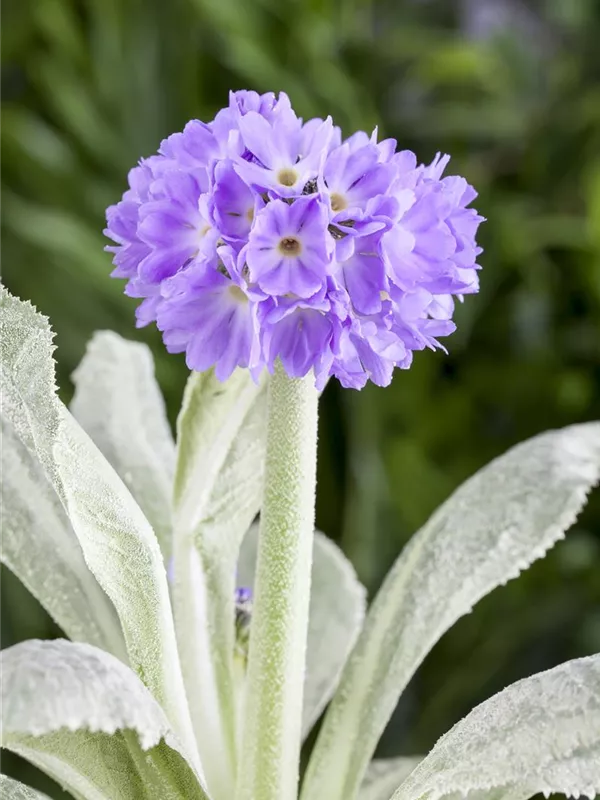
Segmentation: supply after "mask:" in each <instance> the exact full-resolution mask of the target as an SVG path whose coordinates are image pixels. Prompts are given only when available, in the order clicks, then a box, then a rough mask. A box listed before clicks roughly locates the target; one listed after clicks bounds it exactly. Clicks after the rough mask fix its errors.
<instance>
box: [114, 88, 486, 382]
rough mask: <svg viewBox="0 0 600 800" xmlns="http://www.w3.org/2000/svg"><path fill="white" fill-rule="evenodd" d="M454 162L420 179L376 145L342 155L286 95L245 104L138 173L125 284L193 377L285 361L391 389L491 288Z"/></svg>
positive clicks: (323, 128) (387, 145) (412, 166)
mask: <svg viewBox="0 0 600 800" xmlns="http://www.w3.org/2000/svg"><path fill="white" fill-rule="evenodd" d="M448 161H449V157H448V156H443V157H440V156H439V154H438V155H437V156H436V158H435V159H434V160H433V162H432V163H431V164H429V166H424V165H418V164H417V161H416V158H415V156H414V154H413V153H411V152H409V151H407V150H403V151H399V152H396V142H395V141H394V140H392V139H386V140H384V141H381V142H378V141H377V133H376V132H375V133H373V135H372V136H368V135H367V134H366V133H364V132H362V131H359V132H358V133H355V134H354V135H352V136H350V138H348V139H346V140H344V141H342V137H341V133H340V130H339V128H336V127H335V126H334V125H333V124H332V121H331V119H330V118H328V119H326V120H321V119H311V120H309V121H308V122H305V123H304V122H303V121H302V120H301V119H300V118H298V117H297V116H296V114H295V113H294V111H293V110H292V108H291V106H290V102H289V99H288V97H287V96H286V95H285V94H283V93H281V94H280V95H279V97H276V96H275V95H273V94H271V93H269V94H265V95H258V94H256V93H255V92H246V91H240V92H234V93H232V94H231V96H230V102H229V106H228V107H227V108H225V109H223V110H221V111H219V113H218V114H217V115H216V117H215V119H214V120H213V121H212V122H210V123H203V122H200V121H198V120H192V121H191V122H189V123H188V124H187V125H186V127H185V129H184V130H183V132H182V133H175V134H173V135H172V136H169V138H168V139H166V140H165V141H163V142H162V144H161V147H160V150H159V152H158V154H157V155H154V156H151V157H150V158H146V159H143V160H142V161H141V162H140V164H139V165H138V166H137V167H135V168H134V169H132V170H131V172H130V173H129V187H130V188H129V190H128V191H127V192H125V194H124V195H123V199H122V200H121V202H120V203H118V204H117V205H115V206H111V207H110V208H109V209H108V211H107V220H108V226H107V229H106V231H105V233H106V235H107V236H109V237H110V238H111V239H112V240H113V241H114V242H115V243H116V246H111V247H108V248H107V249H108V250H110V251H112V252H113V253H114V264H115V270H114V272H113V273H112V274H113V275H114V276H115V277H118V278H126V279H127V281H128V282H127V286H126V289H125V291H126V293H127V294H128V295H130V296H132V297H137V298H142V299H143V302H142V303H141V304H140V305H139V307H138V309H137V320H138V324H139V325H146V324H148V323H150V322H156V324H157V326H158V328H159V329H160V330H161V331H162V334H163V338H164V342H165V344H166V347H167V349H168V350H169V351H171V352H185V353H186V358H187V363H188V366H189V367H190V369H193V370H198V371H202V370H205V369H207V368H209V367H211V366H214V368H215V373H216V376H217V378H219V380H225V379H226V378H227V377H228V376H229V375H230V374H231V373H232V371H233V370H234V369H235V367H238V366H239V367H246V368H249V369H250V370H252V373H253V374H254V375H255V376H256V375H258V374H259V373H260V372H261V371H262V370H263V369H264V368H265V367H266V368H267V369H269V370H272V369H273V366H274V363H275V361H276V360H277V359H280V360H281V362H282V364H283V366H284V368H285V370H286V372H287V373H288V374H289V375H290V376H293V377H300V376H303V375H306V374H307V373H308V372H309V371H310V370H311V369H313V370H314V374H315V379H316V384H317V386H318V387H322V386H323V385H324V384H325V382H326V381H327V379H328V377H329V376H331V375H335V376H336V377H337V378H338V379H339V380H340V382H341V383H342V385H343V386H347V387H352V388H361V387H363V386H364V385H365V383H366V382H367V380H369V379H370V380H372V381H373V382H374V383H376V384H379V385H382V386H383V385H387V384H388V383H389V382H390V380H391V377H392V372H393V369H394V367H396V366H397V367H401V368H407V367H408V366H410V363H411V359H412V353H413V351H414V350H422V349H423V348H425V347H431V348H435V347H437V346H439V343H438V337H440V336H445V335H447V334H449V333H451V332H452V331H453V330H454V327H455V326H454V323H453V322H452V319H451V318H452V313H453V309H454V297H455V296H458V297H459V298H462V295H464V294H467V293H472V292H476V291H477V290H478V277H477V269H478V266H477V264H476V263H475V262H476V258H477V256H478V254H479V253H480V252H481V250H480V248H478V247H477V246H476V243H475V233H476V230H477V227H478V225H479V223H480V222H481V220H482V217H480V216H479V215H478V214H477V212H476V211H475V210H474V209H472V208H468V205H469V204H470V203H471V201H472V200H473V199H474V197H475V196H476V193H475V191H474V190H473V188H472V187H471V186H469V184H468V183H467V182H466V180H465V179H464V178H460V177H455V176H451V177H445V178H443V177H442V173H443V171H444V169H445V167H446V165H447V163H448Z"/></svg>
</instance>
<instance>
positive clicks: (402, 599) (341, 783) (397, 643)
mask: <svg viewBox="0 0 600 800" xmlns="http://www.w3.org/2000/svg"><path fill="white" fill-rule="evenodd" d="M599 470H600V423H597V422H592V423H586V424H583V425H573V426H570V427H568V428H564V429H562V430H558V431H549V432H547V433H544V434H542V435H540V436H537V437H535V438H533V439H530V440H528V441H526V442H524V443H522V444H520V445H518V446H517V447H514V448H513V449H512V450H510V451H509V452H508V453H506V454H505V455H503V456H501V457H500V458H498V459H496V460H495V461H493V462H491V463H490V464H489V465H488V466H486V467H485V468H484V469H482V470H481V471H480V472H478V473H477V474H476V475H475V476H474V477H473V478H471V479H470V480H468V481H467V482H466V483H464V484H463V485H462V486H461V487H460V488H459V489H458V490H457V491H456V492H455V493H454V494H453V495H452V496H451V497H450V498H449V499H448V500H447V501H446V502H445V503H444V504H443V505H442V506H441V507H440V508H439V509H438V510H437V511H436V512H435V513H434V514H433V516H432V517H431V518H430V519H429V521H428V522H427V523H426V524H425V525H424V527H423V528H422V529H421V530H420V531H419V532H418V533H417V534H416V535H415V536H414V537H413V539H412V540H411V541H410V542H409V544H408V545H407V546H406V547H405V548H404V550H403V552H402V553H401V554H400V556H399V558H398V559H397V561H396V563H395V564H394V566H393V567H392V569H391V571H390V573H389V574H388V576H387V578H386V580H385V581H384V583H383V586H382V587H381V589H380V591H379V593H378V595H377V597H376V598H375V601H374V603H373V605H372V606H371V609H370V611H369V614H368V616H367V620H366V622H365V625H364V627H363V630H362V633H361V635H360V637H359V639H358V642H357V644H356V646H355V648H354V650H353V652H352V654H351V655H350V658H349V660H348V662H347V664H346V667H345V669H344V672H343V674H342V678H341V682H340V686H339V688H338V690H337V693H336V695H335V697H334V699H333V701H332V703H331V705H330V707H329V709H328V712H327V715H326V717H325V721H324V724H323V727H322V728H321V731H320V734H319V739H318V740H317V743H316V746H315V749H314V750H313V753H312V757H311V761H310V763H309V767H308V770H307V775H306V778H305V782H304V787H303V795H302V797H303V800H313V799H314V798H318V797H327V798H328V800H342V798H346V797H352V796H353V794H354V793H355V792H356V791H357V790H358V786H359V784H360V781H361V780H362V777H363V775H364V773H365V771H366V768H367V765H368V763H369V760H370V758H371V757H372V755H373V753H374V751H375V747H376V745H377V741H378V739H379V737H380V736H381V734H382V732H383V730H384V728H385V725H386V723H387V721H388V720H389V718H390V716H391V714H392V711H393V710H394V707H395V705H396V703H397V701H398V698H399V696H400V694H401V692H402V691H403V689H404V688H405V687H406V685H407V683H408V681H409V680H410V679H411V677H412V676H413V674H414V673H415V671H416V669H417V668H418V666H419V664H420V663H421V662H422V661H423V659H424V658H425V656H426V655H427V653H428V652H429V650H431V648H432V647H433V645H434V644H435V643H436V642H437V641H438V639H439V638H440V637H441V636H442V634H443V633H445V631H447V630H448V628H450V627H451V626H452V625H453V624H454V622H456V620H457V619H459V618H460V617H461V616H463V615H464V614H467V613H468V612H469V611H470V610H471V609H472V607H473V605H474V604H475V603H476V602H477V601H478V600H480V599H481V598H482V597H484V596H485V595H486V594H488V593H489V592H490V591H492V589H494V588H495V587H497V586H500V585H502V584H504V583H506V582H507V581H508V580H510V579H511V578H515V577H517V576H518V575H519V573H520V572H521V571H522V570H524V569H526V568H527V567H529V566H530V564H531V563H532V562H533V561H535V560H536V559H538V558H541V557H542V556H543V555H544V554H545V553H546V551H547V550H548V549H549V548H550V547H552V546H553V545H554V544H555V543H556V541H558V540H559V539H561V538H562V537H563V536H564V532H565V531H566V530H567V529H568V528H569V527H570V526H571V525H572V524H573V522H574V521H575V519H576V517H577V514H578V513H579V511H580V510H581V509H582V507H583V506H584V504H585V500H586V496H587V493H588V492H589V490H590V489H591V488H592V487H593V486H594V485H595V484H596V483H597V481H598V476H599Z"/></svg>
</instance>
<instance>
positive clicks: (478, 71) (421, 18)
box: [2, 0, 600, 797]
mask: <svg viewBox="0 0 600 800" xmlns="http://www.w3.org/2000/svg"><path fill="white" fill-rule="evenodd" d="M3 11H4V20H3V22H4V25H3V38H2V50H3V52H2V60H3V83H2V88H3V126H2V127H3V130H2V160H3V173H2V191H3V201H4V202H3V209H2V249H3V256H4V258H3V267H4V280H5V281H6V283H7V285H8V286H9V287H10V288H11V289H12V291H13V292H15V293H17V294H19V295H21V296H22V297H24V298H30V299H31V300H33V302H34V303H35V304H36V305H37V306H38V308H39V309H40V310H41V311H43V312H44V313H45V314H48V315H49V316H50V317H51V319H52V323H53V325H54V328H55V330H56V332H57V344H58V352H57V357H58V364H59V381H60V385H61V391H62V393H63V396H64V397H65V399H68V398H69V396H70V393H71V384H70V380H69V376H70V374H71V372H72V370H73V369H74V367H75V366H76V364H77V362H78V361H79V359H80V358H81V356H82V354H83V352H84V348H85V344H86V341H87V340H88V339H89V337H90V335H91V333H92V331H94V330H95V329H98V328H112V329H114V330H117V331H118V332H119V333H121V334H123V335H124V336H127V337H130V338H136V339H140V340H143V341H146V342H148V343H149V344H150V345H151V346H152V348H153V350H154V352H155V356H156V364H157V373H158V377H159V380H160V382H161V385H162V387H163V389H164V392H165V395H166V397H167V400H168V406H169V412H170V415H171V418H174V416H175V414H176V411H177V405H178V402H179V398H180V396H181V391H182V386H183V383H184V381H185V377H186V372H185V366H184V363H183V361H182V360H181V359H180V358H178V357H174V356H167V355H166V354H165V352H164V351H163V349H162V346H161V343H160V340H159V337H158V335H157V334H156V332H155V331H152V330H144V331H136V330H135V328H134V325H133V310H134V304H133V301H131V300H129V299H126V298H125V297H124V296H123V295H122V285H121V283H120V282H117V281H114V280H110V279H109V277H108V275H109V272H110V269H111V266H110V257H109V255H108V254H106V253H104V252H103V246H104V244H105V242H104V240H103V237H102V228H103V214H104V209H105V207H106V206H107V205H109V204H111V203H114V202H116V200H117V199H118V198H119V197H120V195H121V193H122V192H123V190H124V189H125V182H126V174H127V170H128V169H129V168H130V167H131V166H132V165H133V164H134V163H135V162H136V160H137V159H138V158H139V157H140V156H143V155H149V154H151V153H152V152H153V151H154V150H156V148H157V146H158V143H159V142H160V140H161V138H163V137H164V136H165V135H167V134H168V133H170V132H172V131H175V130H180V129H181V128H182V127H183V125H184V124H185V122H186V121H187V120H188V119H190V118H192V117H199V118H201V119H206V120H208V119H210V118H212V116H213V115H214V114H215V112H216V111H217V110H218V109H219V107H221V106H223V105H225V104H226V102H227V92H228V90H229V89H230V88H234V89H237V88H252V89H256V90H258V91H269V90H274V91H279V90H282V89H283V90H285V91H287V92H288V93H289V94H290V96H291V98H292V102H293V104H294V107H295V108H296V110H297V111H298V112H299V113H300V114H301V115H303V116H304V117H311V116H324V115H327V114H332V115H333V117H334V119H335V120H336V122H337V123H338V124H340V125H342V127H343V130H344V131H345V132H346V133H351V132H352V131H353V130H355V129H356V128H362V129H367V130H370V129H371V128H372V127H373V126H374V125H379V126H380V131H381V133H382V134H383V135H384V136H393V137H395V138H397V139H398V141H399V142H400V144H401V146H402V147H409V148H411V149H413V150H415V151H416V153H417V154H418V156H419V158H420V159H421V160H424V161H428V160H430V159H431V158H432V157H433V155H434V154H435V152H436V151H437V150H442V151H447V152H449V153H451V154H452V156H453V162H452V165H453V168H454V170H456V172H458V173H460V174H463V175H465V176H467V178H468V179H469V181H470V182H471V183H473V184H474V185H475V186H476V187H477V188H478V190H479V192H480V197H479V198H478V200H477V202H476V205H477V207H478V209H479V210H480V211H481V213H483V214H484V215H485V216H486V217H487V219H488V222H487V223H486V224H485V226H483V228H482V230H481V241H482V244H483V246H484V247H485V254H484V255H483V256H482V258H481V263H482V264H483V272H482V274H481V284H482V288H481V293H480V294H479V295H478V296H476V297H469V298H468V301H467V302H466V303H465V305H464V307H461V308H460V309H459V311H458V314H457V317H458V320H457V321H458V324H459V330H458V332H457V333H456V334H455V335H454V336H452V338H451V339H450V340H448V345H449V348H450V355H449V356H444V355H443V354H441V353H436V354H431V353H421V354H417V357H416V359H415V364H414V366H413V368H412V369H411V370H410V371H409V372H398V373H397V375H396V377H395V379H394V382H393V384H392V386H391V387H390V388H388V389H385V390H381V389H378V388H376V387H372V386H370V387H368V388H366V389H365V390H364V391H362V392H360V393H359V392H352V391H342V390H341V389H340V388H339V386H337V385H336V384H334V385H330V386H329V387H328V388H327V390H326V392H325V396H324V398H323V401H322V422H321V436H320V445H319V447H320V461H319V474H320V477H319V499H318V524H319V526H320V527H321V529H323V530H324V531H326V532H327V533H328V534H329V535H331V536H332V537H333V538H335V539H336V540H337V541H338V542H339V543H340V544H341V546H342V547H343V548H344V550H345V551H346V553H347V554H348V555H349V556H350V558H351V559H352V560H353V562H354V564H355V566H356V569H357V571H358V573H359V575H360V577H361V578H362V580H363V581H364V582H365V583H366V585H367V586H368V588H369V590H370V592H373V591H374V590H375V589H376V588H377V586H378V584H379V583H380V581H381V579H382V577H383V575H384V574H385V572H386V571H387V569H388V568H389V566H390V564H391V562H392V560H393V559H394V557H395V555H396V554H397V553H398V551H399V550H400V549H401V547H402V545H403V544H404V543H405V542H406V540H407V539H408V537H409V536H410V535H411V534H412V533H413V532H414V531H415V530H416V529H417V528H418V526H419V525H420V524H421V523H422V522H423V521H424V520H425V519H426V518H427V516H428V515H429V513H430V512H431V511H432V510H433V509H434V508H435V507H436V505H438V504H439V503H440V501H441V500H443V499H444V498H445V497H446V496H447V495H448V493H449V492H450V491H451V490H452V489H453V488H454V487H455V486H456V485H457V484H458V483H460V482H461V481H462V480H463V479H464V478H466V477H467V476H468V475H469V474H471V473H472V472H474V471H475V470H476V469H477V468H478V467H480V466H482V465H483V464H485V463H486V462H487V461H489V460H490V459H491V458H492V457H494V456H495V455H498V454H499V453H501V452H503V451H504V450H506V449H507V448H508V447H509V446H510V445H511V444H513V443H515V442H517V441H519V440H521V439H523V438H525V437H527V436H530V435H533V434H535V433H538V432H540V431H542V430H544V429H546V428H549V427H556V426H561V425H565V424H568V423H571V422H577V421H582V420H587V419H593V418H600V59H599V57H598V42H599V41H600V4H599V3H598V2H597V1H596V0H545V1H544V0H538V2H524V1H522V2H518V1H517V0H462V2H459V1H458V0H453V1H451V0H439V1H438V2H436V1H435V0H420V1H419V0H412V1H411V2H409V1H408V0H404V2H402V0H252V1H251V0H169V2H168V3H166V2H164V0H4V9H3ZM2 596H3V601H4V602H3V625H2V637H3V644H4V645H5V646H6V645H8V644H11V643H14V642H16V641H19V640H21V639H24V638H29V637H32V636H37V637H47V636H56V635H59V631H58V630H57V629H56V628H55V627H54V626H53V625H52V624H51V623H50V621H49V620H48V618H47V617H46V616H45V615H44V613H43V612H42V611H41V609H40V608H39V606H37V605H36V603H35V602H34V601H33V600H32V598H31V597H29V596H28V595H27V593H26V592H25V590H24V589H23V588H22V587H20V585H19V584H18V583H17V582H16V581H15V579H14V578H12V576H10V575H9V574H5V575H4V580H3V585H2ZM599 650H600V493H599V494H597V495H596V496H595V497H593V498H592V502H591V503H590V506H589V508H588V510H587V511H586V512H585V514H584V515H583V516H582V517H581V519H580V520H579V522H578V523H577V525H576V526H575V527H574V529H573V530H572V531H571V533H570V534H569V536H568V538H567V540H566V541H565V542H563V543H561V544H560V545H559V546H558V547H557V548H556V549H555V550H553V551H552V552H551V553H550V555H549V556H548V557H547V558H546V560H545V561H543V562H540V563H538V564H537V565H535V566H534V567H533V568H532V569H531V570H530V571H529V572H528V573H527V574H525V575H524V576H522V577H521V578H520V579H519V581H517V582H513V583H512V584H509V585H508V586H507V587H505V588H503V589H501V590H498V591H497V592H495V593H494V594H493V595H492V596H491V597H489V598H487V599H486V600H485V601H483V602H482V603H481V604H480V605H479V606H478V607H477V608H476V609H475V611H474V613H473V614H471V615H470V616H469V617H467V618H465V619H463V620H462V621H461V622H460V623H459V624H457V625H456V627H455V628H454V630H453V631H452V632H451V633H449V634H448V635H447V636H445V637H444V639H443V640H442V642H441V643H440V644H439V645H438V646H437V647H436V648H435V649H434V651H433V652H432V654H431V655H430V657H429V658H428V659H427V660H426V662H425V664H424V666H423V668H422V669H421V670H420V672H419V674H418V676H417V677H416V678H415V680H414V681H413V682H412V684H411V686H410V687H409V690H408V692H407V693H406V695H405V698H404V699H403V701H402V703H401V705H400V706H399V708H398V710H397V713H396V714H395V716H394V718H393V720H392V723H391V725H390V728H389V730H388V731H387V733H386V735H385V737H384V739H383V741H382V744H381V748H380V755H395V754H398V753H418V752H422V751H424V750H426V749H427V748H429V747H430V746H431V745H432V744H433V742H434V741H435V739H436V737H438V736H439V735H440V734H441V733H442V732H443V731H444V730H445V729H446V728H447V727H448V726H449V725H451V724H452V723H453V722H454V721H456V720H457V719H458V718H459V717H460V716H461V715H463V714H465V713H466V712H467V711H468V710H469V709H470V708H471V707H472V705H473V704H474V703H476V702H479V701H481V700H483V699H484V698H485V697H487V696H488V695H489V694H491V693H492V692H494V691H497V690H499V689H500V688H502V687H503V686H504V685H506V684H507V683H508V682H510V681H512V680H515V679H517V678H519V677H522V676H524V675H528V674H531V673H532V672H534V671H537V670H539V669H544V668H548V667H551V666H553V665H555V664H557V663H559V662H560V661H562V660H565V659H567V658H572V657H576V656H580V655H584V654H587V653H590V652H597V651H599ZM5 769H7V770H10V771H13V772H15V773H18V774H19V775H21V776H22V777H23V776H26V777H27V779H29V780H32V781H34V782H35V781H37V785H39V786H40V787H43V786H46V787H47V785H48V784H47V783H44V780H43V779H42V778H39V776H37V775H36V774H34V773H32V772H30V771H29V772H24V769H25V770H29V768H24V767H23V765H22V764H21V763H19V762H18V761H16V760H14V759H12V760H11V759H9V758H8V757H7V758H6V760H5ZM32 775H33V777H32ZM56 796H57V797H59V796H61V793H60V792H58V791H57V793H56Z"/></svg>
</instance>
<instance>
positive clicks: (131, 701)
mask: <svg viewBox="0 0 600 800" xmlns="http://www.w3.org/2000/svg"><path fill="white" fill-rule="evenodd" d="M1 665H2V708H3V722H4V727H3V741H2V746H3V747H6V748H8V749H9V750H12V751H14V752H15V753H18V754H19V755H21V756H22V757H23V758H26V759H28V760H29V761H31V762H32V763H33V764H35V765H36V766H37V767H39V768H40V769H42V770H44V771H45V772H47V773H48V774H49V775H50V776H51V777H53V778H54V779H55V780H56V781H57V782H58V783H60V784H61V785H63V786H64V787H65V788H67V789H68V790H69V791H71V792H72V793H73V794H74V795H75V796H76V797H81V798H86V800H87V799H88V798H89V799H90V800H92V799H93V800H105V799H106V800H114V798H117V797H118V798H119V800H138V798H158V797H160V798H161V800H162V798H164V799H165V800H170V799H172V800H175V798H177V800H184V798H185V800H187V799H188V798H193V799H194V800H206V795H205V794H204V791H203V789H202V786H201V784H200V782H199V779H198V777H197V775H196V774H195V773H194V770H193V769H192V767H191V766H190V765H189V764H188V763H187V761H186V759H185V757H184V750H183V748H182V746H181V745H180V743H179V741H178V739H177V737H176V735H175V734H174V733H173V731H172V728H171V726H170V724H169V722H168V720H167V718H166V716H165V714H164V711H163V710H162V708H161V707H160V706H159V705H158V703H157V702H156V700H155V699H154V698H153V697H152V695H151V694H150V692H149V691H148V689H147V688H146V687H145V686H144V684H143V683H142V682H141V681H140V679H139V678H138V677H137V676H136V675H135V673H134V672H132V670H130V669H129V668H128V667H126V666H125V665H124V664H122V663H121V662H120V661H119V660H118V659H116V658H114V657H113V656H111V655H109V654H108V653H105V652H104V651H102V650H99V649H98V648H95V647H91V646H90V645H85V644H76V643H74V642H67V641H62V640H55V641H46V642H41V641H28V642H23V643H22V644H18V645H15V646H14V647H11V648H9V649H8V650H4V651H3V652H2V654H1Z"/></svg>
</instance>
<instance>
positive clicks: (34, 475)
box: [0, 289, 127, 661]
mask: <svg viewBox="0 0 600 800" xmlns="http://www.w3.org/2000/svg"><path fill="white" fill-rule="evenodd" d="M0 320H1V327H2V336H1V337H0V354H1V357H0V379H1V389H2V404H1V417H2V447H1V448H0V449H1V451H2V476H3V477H2V509H1V525H2V537H1V546H0V556H1V559H2V562H3V563H4V564H6V566H7V567H8V568H9V569H10V570H11V571H12V572H14V573H15V575H16V576H17V577H18V578H19V579H20V580H21V581H22V583H23V584H24V585H25V586H26V587H27V589H29V591H30V592H31V593H32V594H33V595H34V596H35V597H36V598H37V600H38V601H39V602H40V603H41V604H42V605H43V606H44V608H45V609H46V611H47V612H48V613H49V614H50V616H51V617H52V618H53V619H54V620H55V622H56V623H57V624H58V625H60V627H61V628H62V629H63V630H64V631H65V633H67V634H68V635H69V636H70V637H71V638H72V639H75V640H77V641H85V642H89V643H90V644H95V645H98V646H99V647H102V648H104V649H105V650H108V651H109V652H111V653H113V654H114V655H117V656H118V657H120V658H122V659H123V660H125V661H126V660H127V653H126V650H125V643H124V640H123V634H122V632H121V625H120V623H119V620H118V617H117V615H116V613H115V609H114V607H113V606H112V603H111V602H110V600H109V599H108V597H107V596H106V594H105V593H104V592H103V591H102V589H101V588H100V586H99V585H98V583H97V581H96V579H95V578H94V576H93V575H92V573H91V572H90V570H89V569H88V567H87V565H86V563H85V560H84V558H83V554H82V551H81V547H80V545H79V542H78V541H77V537H76V536H75V533H74V531H73V528H72V526H71V524H70V522H69V520H68V517H67V515H66V513H65V511H64V508H63V507H62V505H61V499H62V498H63V497H64V495H63V494H62V485H61V482H60V479H59V476H58V472H57V468H56V463H55V460H54V455H53V447H54V442H55V441H56V436H57V433H58V427H59V419H60V411H59V405H60V404H59V402H58V400H57V398H56V394H55V391H56V387H55V385H54V363H53V358H52V353H53V349H54V348H53V344H52V331H51V330H50V327H49V325H48V320H47V319H46V318H45V317H43V316H42V315H41V314H38V313H37V312H36V310H35V309H34V308H33V306H31V305H30V304H29V303H23V302H22V301H20V300H18V299H17V298H15V297H12V296H11V295H10V294H9V293H8V292H7V291H6V290H5V289H2V290H1V294H0Z"/></svg>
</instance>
